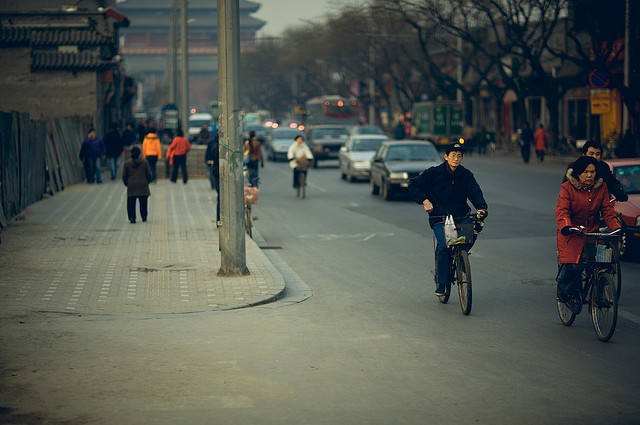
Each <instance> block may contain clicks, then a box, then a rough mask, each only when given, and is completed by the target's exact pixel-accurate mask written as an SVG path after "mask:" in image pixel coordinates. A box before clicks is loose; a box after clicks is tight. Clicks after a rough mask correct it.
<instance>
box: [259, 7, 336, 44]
mask: <svg viewBox="0 0 640 425" xmlns="http://www.w3.org/2000/svg"><path fill="white" fill-rule="evenodd" d="M256 2H257V3H260V4H261V5H262V6H261V7H260V9H259V10H258V12H257V13H255V14H254V15H253V16H255V17H256V18H258V19H262V20H263V21H265V22H266V25H265V26H264V27H262V30H260V31H259V32H258V35H259V36H265V35H271V36H276V35H281V34H282V31H283V30H285V29H286V28H288V27H291V26H296V25H300V24H304V21H305V20H307V21H314V20H317V19H321V18H322V17H323V16H324V15H326V14H327V13H331V12H335V11H337V10H339V7H338V5H342V4H345V3H348V2H347V1H344V0H343V1H340V0H256Z"/></svg>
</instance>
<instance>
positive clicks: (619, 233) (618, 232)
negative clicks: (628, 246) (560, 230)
mask: <svg viewBox="0 0 640 425" xmlns="http://www.w3.org/2000/svg"><path fill="white" fill-rule="evenodd" d="M571 229H578V230H580V231H579V232H576V233H573V235H576V236H581V237H584V238H603V239H607V238H611V239H617V238H620V237H622V229H616V230H614V231H612V232H609V233H603V232H585V231H584V229H580V228H578V227H572V228H571Z"/></svg>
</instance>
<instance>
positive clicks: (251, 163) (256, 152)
mask: <svg viewBox="0 0 640 425" xmlns="http://www.w3.org/2000/svg"><path fill="white" fill-rule="evenodd" d="M243 151H244V156H245V158H244V159H245V165H246V166H247V172H248V174H249V176H248V177H249V183H250V184H255V181H256V180H257V179H258V166H260V167H264V159H263V157H262V147H261V146H260V141H259V140H258V138H257V137H256V132H255V131H253V130H251V131H249V138H248V139H247V140H245V142H244V147H243Z"/></svg>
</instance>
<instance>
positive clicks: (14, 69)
mask: <svg viewBox="0 0 640 425" xmlns="http://www.w3.org/2000/svg"><path fill="white" fill-rule="evenodd" d="M74 3H75V4H76V5H78V6H69V5H70V4H71V5H72V4H74ZM113 3H114V1H113V0H84V1H83V2H77V1H76V2H70V1H68V0H22V1H13V0H0V69H2V72H0V93H2V95H1V96H0V110H2V111H7V112H8V111H20V112H28V113H29V114H30V115H31V117H32V118H35V119H37V118H38V117H40V116H49V117H54V116H56V117H59V116H71V115H91V116H92V117H93V121H94V122H93V125H94V126H95V127H96V129H97V130H98V132H99V133H101V134H103V133H104V131H106V129H107V127H108V125H109V123H110V122H114V121H116V122H117V121H122V120H125V119H126V118H127V114H130V113H131V110H130V107H129V106H128V104H130V100H131V98H132V97H133V94H134V93H133V90H132V89H133V87H132V85H133V84H132V82H131V80H130V79H127V78H125V76H124V75H123V73H122V70H121V59H120V56H119V55H118V30H119V29H120V28H123V27H126V26H127V25H128V24H129V21H128V19H127V17H126V16H125V15H124V14H122V13H121V12H119V11H118V10H116V9H115V8H113V7H111V6H112V5H113ZM65 5H66V6H65Z"/></svg>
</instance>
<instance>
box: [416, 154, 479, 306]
mask: <svg viewBox="0 0 640 425" xmlns="http://www.w3.org/2000/svg"><path fill="white" fill-rule="evenodd" d="M464 152H465V149H464V147H463V146H462V145H461V144H460V143H455V144H453V145H449V146H448V147H447V150H446V151H445V155H444V162H443V163H442V164H440V165H437V166H434V167H431V168H428V169H426V170H424V171H423V172H422V173H420V175H418V176H416V177H414V178H412V179H411V180H410V181H409V193H410V194H411V197H412V198H413V200H414V201H416V203H418V204H421V205H422V206H423V207H424V210H425V211H426V212H428V213H429V225H430V226H431V228H432V229H433V233H434V235H435V237H436V240H437V242H438V245H437V258H438V260H437V261H438V263H437V265H436V268H437V270H438V276H437V280H438V285H437V287H436V295H437V296H443V295H444V293H445V285H446V284H447V282H449V280H450V279H451V276H449V267H448V264H449V261H450V258H449V257H450V252H449V250H448V249H447V245H446V241H445V237H444V220H445V217H446V216H447V215H449V214H451V215H452V216H453V217H454V218H460V217H465V216H466V215H467V214H469V212H470V211H471V209H470V208H469V205H468V204H467V200H469V201H471V203H472V204H473V206H474V207H475V208H476V210H477V217H478V219H484V218H486V217H487V215H488V207H487V202H486V201H485V200H484V196H483V194H482V190H481V189H480V185H478V182H477V181H476V179H475V177H474V176H473V173H472V172H471V171H469V170H468V169H467V168H465V167H463V166H462V165H460V164H461V163H462V159H463V156H464ZM460 222H461V223H464V222H467V223H470V222H471V220H469V219H468V218H465V219H461V220H460ZM471 244H473V242H472V243H471Z"/></svg>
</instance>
